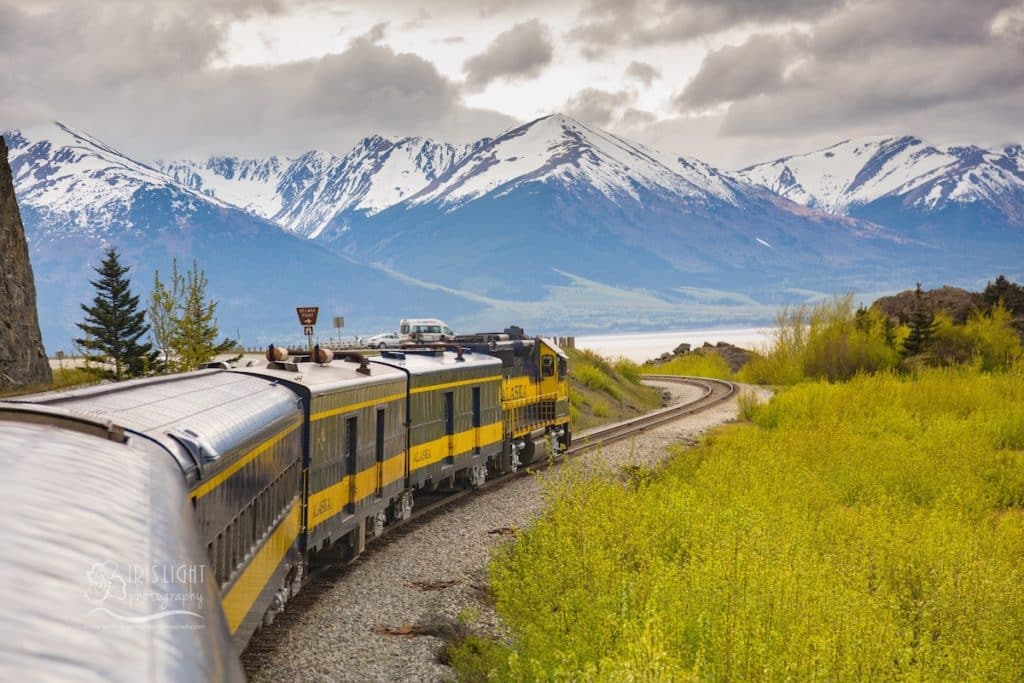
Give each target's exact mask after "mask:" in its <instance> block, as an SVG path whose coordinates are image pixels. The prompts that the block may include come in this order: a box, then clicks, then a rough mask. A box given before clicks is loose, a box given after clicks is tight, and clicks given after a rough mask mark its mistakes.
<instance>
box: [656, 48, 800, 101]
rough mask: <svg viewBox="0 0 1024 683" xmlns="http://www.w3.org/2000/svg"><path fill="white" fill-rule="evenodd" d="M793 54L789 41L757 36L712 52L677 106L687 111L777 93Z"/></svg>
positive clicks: (680, 97) (678, 97) (679, 97)
mask: <svg viewBox="0 0 1024 683" xmlns="http://www.w3.org/2000/svg"><path fill="white" fill-rule="evenodd" d="M793 54H794V46H793V41H792V40H791V39H790V37H789V36H774V35H755V36H752V37H751V38H750V39H749V40H748V41H747V42H745V43H743V44H742V45H737V46H726V47H723V48H721V49H719V50H715V51H713V52H709V53H708V55H707V56H706V57H705V58H704V61H703V63H702V64H701V67H700V70H699V71H698V72H697V75H696V76H695V77H694V78H693V80H691V81H690V82H689V83H688V84H687V86H686V88H685V89H684V90H683V92H682V93H680V94H679V95H678V96H677V97H676V98H675V100H674V102H675V104H676V105H677V106H678V107H679V108H680V109H682V110H684V111H685V110H688V109H701V108H704V107H709V106H713V105H716V104H720V103H722V102H729V101H733V100H743V99H748V98H751V97H757V96H758V95H761V94H763V93H766V92H775V91H777V90H779V89H780V88H781V87H782V85H783V80H784V73H785V70H786V66H787V64H788V62H789V59H790V58H791V57H792V56H793Z"/></svg>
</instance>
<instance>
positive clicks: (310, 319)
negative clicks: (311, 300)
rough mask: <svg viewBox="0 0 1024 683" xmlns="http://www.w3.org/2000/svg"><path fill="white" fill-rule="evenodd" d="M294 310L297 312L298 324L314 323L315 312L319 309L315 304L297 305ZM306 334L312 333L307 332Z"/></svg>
mask: <svg viewBox="0 0 1024 683" xmlns="http://www.w3.org/2000/svg"><path fill="white" fill-rule="evenodd" d="M295 312H296V313H298V314H299V324H300V325H316V314H317V313H319V312H320V309H319V308H318V307H316V306H299V307H298V308H296V309H295ZM307 334H312V333H311V332H307Z"/></svg>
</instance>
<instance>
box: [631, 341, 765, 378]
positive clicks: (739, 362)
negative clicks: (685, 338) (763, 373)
mask: <svg viewBox="0 0 1024 683" xmlns="http://www.w3.org/2000/svg"><path fill="white" fill-rule="evenodd" d="M691 353H695V354H698V355H701V356H703V355H707V354H709V353H716V354H718V355H719V356H721V357H722V359H723V360H725V363H726V365H728V366H729V371H730V372H736V371H737V370H739V369H740V368H742V367H743V366H744V365H746V364H747V363H749V362H750V359H751V358H753V356H754V352H753V351H748V350H747V349H743V348H740V347H739V346H734V345H732V344H729V343H728V342H723V341H720V342H718V343H717V344H715V345H714V346H712V345H711V343H710V342H704V346H700V347H698V348H696V349H692V348H691V347H690V345H689V344H685V343H683V344H680V345H679V346H677V347H676V348H674V349H672V353H668V352H665V353H663V354H661V356H659V357H658V358H657V359H656V360H653V361H648V363H667V362H668V361H670V360H672V359H673V358H676V357H677V356H685V355H687V354H691Z"/></svg>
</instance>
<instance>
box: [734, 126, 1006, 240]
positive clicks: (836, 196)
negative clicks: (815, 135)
mask: <svg viewBox="0 0 1024 683" xmlns="http://www.w3.org/2000/svg"><path fill="white" fill-rule="evenodd" d="M740 175H742V176H743V177H744V178H746V179H747V180H749V181H750V182H753V183H757V184H759V185H762V186H764V187H766V188H768V189H770V190H772V191H773V192H776V193H778V194H779V195H781V196H783V197H785V198H787V199H790V200H792V201H794V202H797V203H799V204H803V205H804V206H808V207H811V208H814V209H819V210H822V211H827V212H829V213H834V214H840V215H850V216H860V217H864V218H868V219H869V220H871V219H878V218H881V215H880V212H879V211H878V209H879V208H881V207H884V208H885V212H884V213H885V214H886V215H888V216H890V217H891V218H895V216H892V212H893V210H894V209H895V208H897V207H898V208H899V209H901V210H902V211H903V212H905V213H906V214H907V216H905V217H904V219H905V220H903V221H900V222H901V223H902V222H907V221H909V222H913V220H914V218H912V217H911V216H917V217H921V216H926V215H931V216H934V215H935V214H939V213H941V212H943V211H947V210H950V209H952V210H957V211H961V210H963V209H965V208H970V207H975V208H978V209H983V210H985V211H986V212H987V213H989V214H996V215H1001V216H1002V217H1003V218H1004V219H1005V220H1006V221H1007V222H1009V223H1016V224H1020V225H1024V210H1022V209H1024V160H1022V154H1021V147H1020V145H1013V146H1008V147H1006V148H1005V149H1002V150H986V149H982V148H980V147H970V146H966V147H944V148H943V147H937V146H935V145H931V144H928V143H927V142H925V141H923V140H921V139H920V138H916V137H912V136H903V137H870V138H858V139H855V140H846V141H844V142H840V143H838V144H836V145H833V146H831V147H828V148H826V149H822V150H818V151H816V152H811V153H809V154H801V155H797V156H791V157H785V158H782V159H778V160H776V161H773V162H770V163H765V164H759V165H756V166H751V167H748V168H745V169H743V170H742V171H741V172H740ZM989 218H991V216H989ZM886 222H888V221H886Z"/></svg>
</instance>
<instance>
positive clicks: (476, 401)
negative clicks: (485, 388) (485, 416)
mask: <svg viewBox="0 0 1024 683" xmlns="http://www.w3.org/2000/svg"><path fill="white" fill-rule="evenodd" d="M479 427H480V387H473V428H474V429H479ZM473 442H474V444H475V445H474V447H473V452H474V453H477V454H479V453H480V439H479V436H478V437H477V438H475V439H474V440H473Z"/></svg>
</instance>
